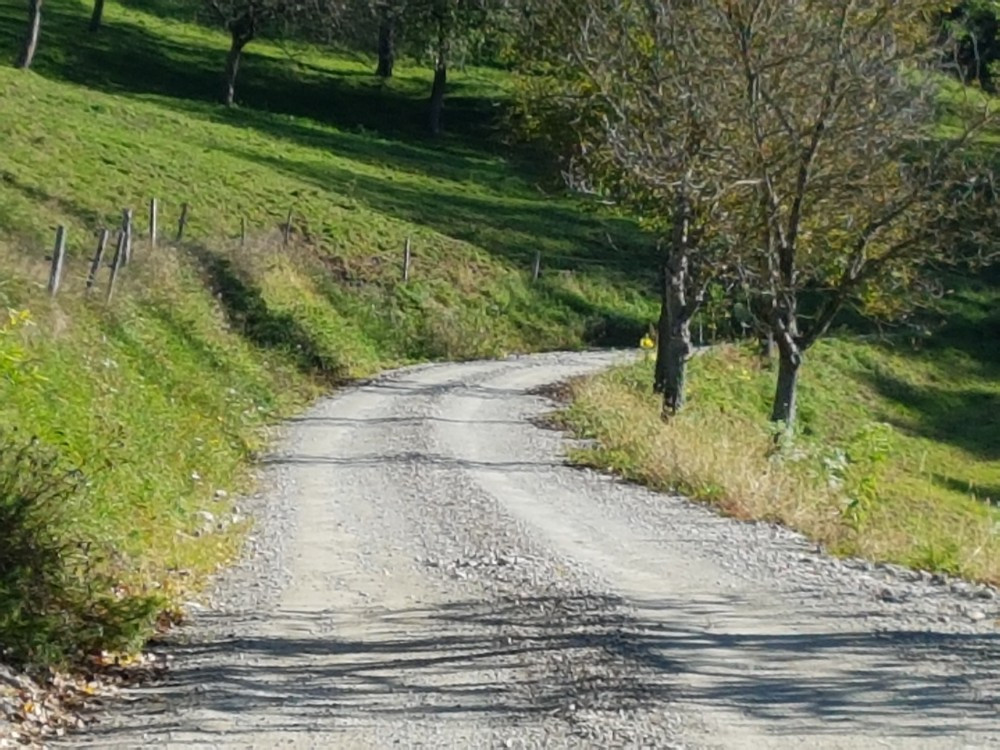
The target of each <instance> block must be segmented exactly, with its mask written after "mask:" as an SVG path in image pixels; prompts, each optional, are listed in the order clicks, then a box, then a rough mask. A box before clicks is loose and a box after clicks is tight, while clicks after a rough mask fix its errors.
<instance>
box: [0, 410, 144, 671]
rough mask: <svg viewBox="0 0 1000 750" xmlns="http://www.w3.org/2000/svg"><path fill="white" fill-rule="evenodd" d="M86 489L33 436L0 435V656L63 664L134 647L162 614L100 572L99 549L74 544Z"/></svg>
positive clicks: (74, 473) (78, 475) (81, 479)
mask: <svg viewBox="0 0 1000 750" xmlns="http://www.w3.org/2000/svg"><path fill="white" fill-rule="evenodd" d="M86 491H87V486H86V481H85V479H84V477H83V474H82V473H81V472H79V471H78V470H75V469H67V468H66V467H64V466H63V465H62V463H61V461H60V460H59V458H58V456H57V454H56V453H55V452H53V451H52V450H50V449H47V448H46V447H45V446H43V445H41V444H40V443H39V442H38V441H37V440H35V439H34V438H30V439H25V438H24V437H22V436H20V435H18V434H17V433H14V432H9V431H2V430H0V654H2V655H3V657H4V658H5V659H8V660H11V661H14V662H16V663H19V664H66V663H69V662H72V661H74V660H76V659H78V658H79V657H82V656H85V655H87V654H89V653H93V652H95V651H97V650H100V649H102V648H105V649H111V650H115V649H125V648H130V647H133V646H136V645H138V643H139V642H140V641H141V638H142V635H143V633H144V632H145V630H146V628H147V627H148V625H149V623H150V622H151V620H152V618H153V616H154V615H155V613H156V612H157V611H158V609H159V602H158V601H157V600H156V598H154V597H149V596H145V595H138V596H132V595H128V594H126V593H125V592H123V591H121V590H120V589H118V588H117V587H116V586H115V582H114V580H113V579H112V578H111V577H110V576H108V575H107V574H105V573H102V572H100V567H101V564H102V563H103V562H104V559H103V555H102V554H101V552H100V549H99V547H98V545H95V544H93V543H88V542H86V541H83V540H79V539H74V538H73V537H72V534H71V533H70V527H71V519H72V509H73V507H74V506H75V505H76V504H77V503H78V502H79V498H80V495H81V494H82V493H85V492H86Z"/></svg>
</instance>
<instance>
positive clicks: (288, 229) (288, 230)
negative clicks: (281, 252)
mask: <svg viewBox="0 0 1000 750" xmlns="http://www.w3.org/2000/svg"><path fill="white" fill-rule="evenodd" d="M291 236H292V209H288V219H286V220H285V241H284V244H285V246H286V247H287V246H288V240H289V239H290V238H291Z"/></svg>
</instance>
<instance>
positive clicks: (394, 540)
mask: <svg viewBox="0 0 1000 750" xmlns="http://www.w3.org/2000/svg"><path fill="white" fill-rule="evenodd" d="M623 356H624V355H621V354H615V353H610V352H598V353H583V354H549V355H539V356H533V357H522V358H512V359H509V360H506V361H501V362H473V363H467V364H444V365H430V366H422V367H417V368H410V369H406V370H401V371H398V372H395V373H390V374H388V375H386V376H383V377H380V378H378V379H376V380H374V381H372V382H370V383H367V384H364V385H361V386H358V387H354V388H351V389H348V390H345V391H343V392H342V393H340V394H339V395H337V396H335V397H333V398H330V399H328V400H326V401H324V402H322V403H320V404H318V405H317V406H316V407H315V408H313V409H312V410H311V411H310V412H308V413H307V414H305V415H304V416H302V417H301V418H298V419H296V420H293V421H292V423H291V424H290V425H289V428H288V430H287V436H286V438H285V440H284V441H283V443H282V447H281V450H280V452H279V453H277V454H276V455H275V456H273V457H272V458H271V459H270V460H269V462H268V463H269V469H268V471H269V476H268V477H267V480H268V481H267V490H268V491H267V492H266V493H264V494H263V495H262V496H261V497H259V498H257V500H256V501H254V502H255V507H254V508H252V509H251V511H252V512H253V513H254V515H255V517H256V518H257V528H256V529H255V532H254V537H253V538H252V540H251V544H250V547H251V554H250V555H249V557H248V559H247V560H246V561H245V562H244V563H242V564H241V565H239V566H238V567H237V568H235V569H234V570H233V571H231V572H229V573H227V574H226V575H225V576H223V578H222V579H221V580H220V581H219V583H218V588H217V596H216V598H215V599H214V600H213V601H212V602H211V605H212V606H210V607H209V608H207V609H206V610H205V611H203V612H200V613H199V614H198V615H197V616H196V617H195V621H194V624H193V625H192V626H189V627H187V628H184V629H181V630H180V631H179V632H178V633H177V634H176V635H175V636H174V637H173V638H172V639H171V640H172V641H173V642H172V643H170V644H169V645H167V646H165V648H166V650H167V652H168V653H169V655H170V656H171V657H172V660H173V661H172V664H173V669H172V670H171V672H170V673H169V676H168V678H167V680H166V681H165V683H164V684H161V685H154V686H148V687H143V688H137V689H135V690H134V691H132V692H131V693H130V694H129V695H128V701H127V702H126V703H125V704H124V705H123V706H121V707H117V708H116V709H115V711H113V712H112V716H111V717H110V718H109V719H108V720H106V721H105V722H103V723H102V724H101V725H99V726H98V727H97V728H96V729H95V730H92V731H91V732H90V733H89V734H87V735H83V736H77V737H74V738H72V739H71V740H70V741H69V742H68V743H67V744H69V745H71V746H73V747H81V746H88V745H89V746H93V747H103V748H112V747H135V748H140V747H142V748H150V747H185V748H187V747H206V748H207V747H221V748H255V747H260V748H274V747H302V748H306V747H315V748H387V747H394V746H401V747H425V748H543V747H544V748H585V747H594V748H617V747H622V748H626V747H628V748H632V747H635V748H671V747H684V748H709V747H712V748H715V747H718V748H755V749H756V748H868V747H873V748H877V747H891V748H967V747H1000V691H998V680H1000V642H998V638H997V631H996V625H995V620H996V617H997V606H998V602H997V600H996V599H990V598H989V597H990V596H991V594H992V592H990V591H987V590H984V589H976V588H975V587H960V586H955V587H951V586H948V585H947V583H946V582H944V583H942V582H940V581H933V580H927V577H926V576H924V577H921V576H919V575H917V574H911V573H909V572H907V571H903V570H900V569H896V568H892V567H888V566H874V565H869V564H865V563H856V562H854V563H852V562H842V561H837V560H834V559H832V558H830V557H828V556H826V555H824V554H822V553H820V552H818V551H816V550H815V548H814V545H810V544H808V543H807V542H806V541H805V540H803V539H802V538H801V537H799V536H798V535H796V534H794V533H792V532H789V531H786V530H783V529H780V528H777V527H774V526H772V525H768V524H747V523H739V522H736V521H733V520H729V519H724V518H721V517H718V516H717V515H715V514H714V513H712V512H711V511H710V510H708V509H706V508H703V507H700V506H697V505H694V504H691V503H689V502H687V501H685V500H683V499H680V498H673V497H668V496H664V495H659V494H655V493H652V492H649V491H646V490H644V489H642V488H639V487H635V486H631V485H628V484H625V483H623V482H619V481H616V480H612V479H609V478H607V477H605V476H602V475H600V474H598V473H595V472H590V471H581V470H578V469H574V468H570V467H568V466H566V465H565V464H564V456H565V450H566V441H565V439H564V436H562V435H560V434H559V433H558V432H555V431H552V430H546V429H543V428H541V427H538V426H536V425H535V421H536V420H534V418H535V417H537V416H539V415H541V414H543V413H544V412H545V411H547V410H550V409H551V408H552V404H551V402H549V401H547V400H546V399H545V398H543V397H541V396H538V395H532V394H533V393H534V392H535V391H536V389H537V387H538V386H541V385H544V384H548V383H553V382H556V381H559V380H562V379H565V378H567V377H570V376H574V375H580V374H584V373H588V372H592V371H595V370H597V369H599V368H601V367H604V366H607V365H609V364H612V363H614V362H615V361H618V360H620V359H621V358H622V357H623Z"/></svg>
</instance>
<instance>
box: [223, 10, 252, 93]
mask: <svg viewBox="0 0 1000 750" xmlns="http://www.w3.org/2000/svg"><path fill="white" fill-rule="evenodd" d="M229 32H230V34H231V35H232V43H231V44H230V45H229V54H228V55H226V76H225V80H224V82H223V89H222V103H223V104H225V105H226V106H227V107H231V106H233V104H234V103H235V101H236V76H237V74H238V73H239V71H240V60H241V59H242V57H243V48H244V47H246V46H247V44H248V43H249V42H250V40H251V39H253V23H252V22H251V21H249V20H248V19H246V18H241V19H240V20H239V21H234V22H233V23H232V24H231V25H230V27H229Z"/></svg>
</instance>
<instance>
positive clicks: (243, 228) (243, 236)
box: [240, 216, 247, 247]
mask: <svg viewBox="0 0 1000 750" xmlns="http://www.w3.org/2000/svg"><path fill="white" fill-rule="evenodd" d="M246 246H247V217H246V216H241V217H240V247H246Z"/></svg>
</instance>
